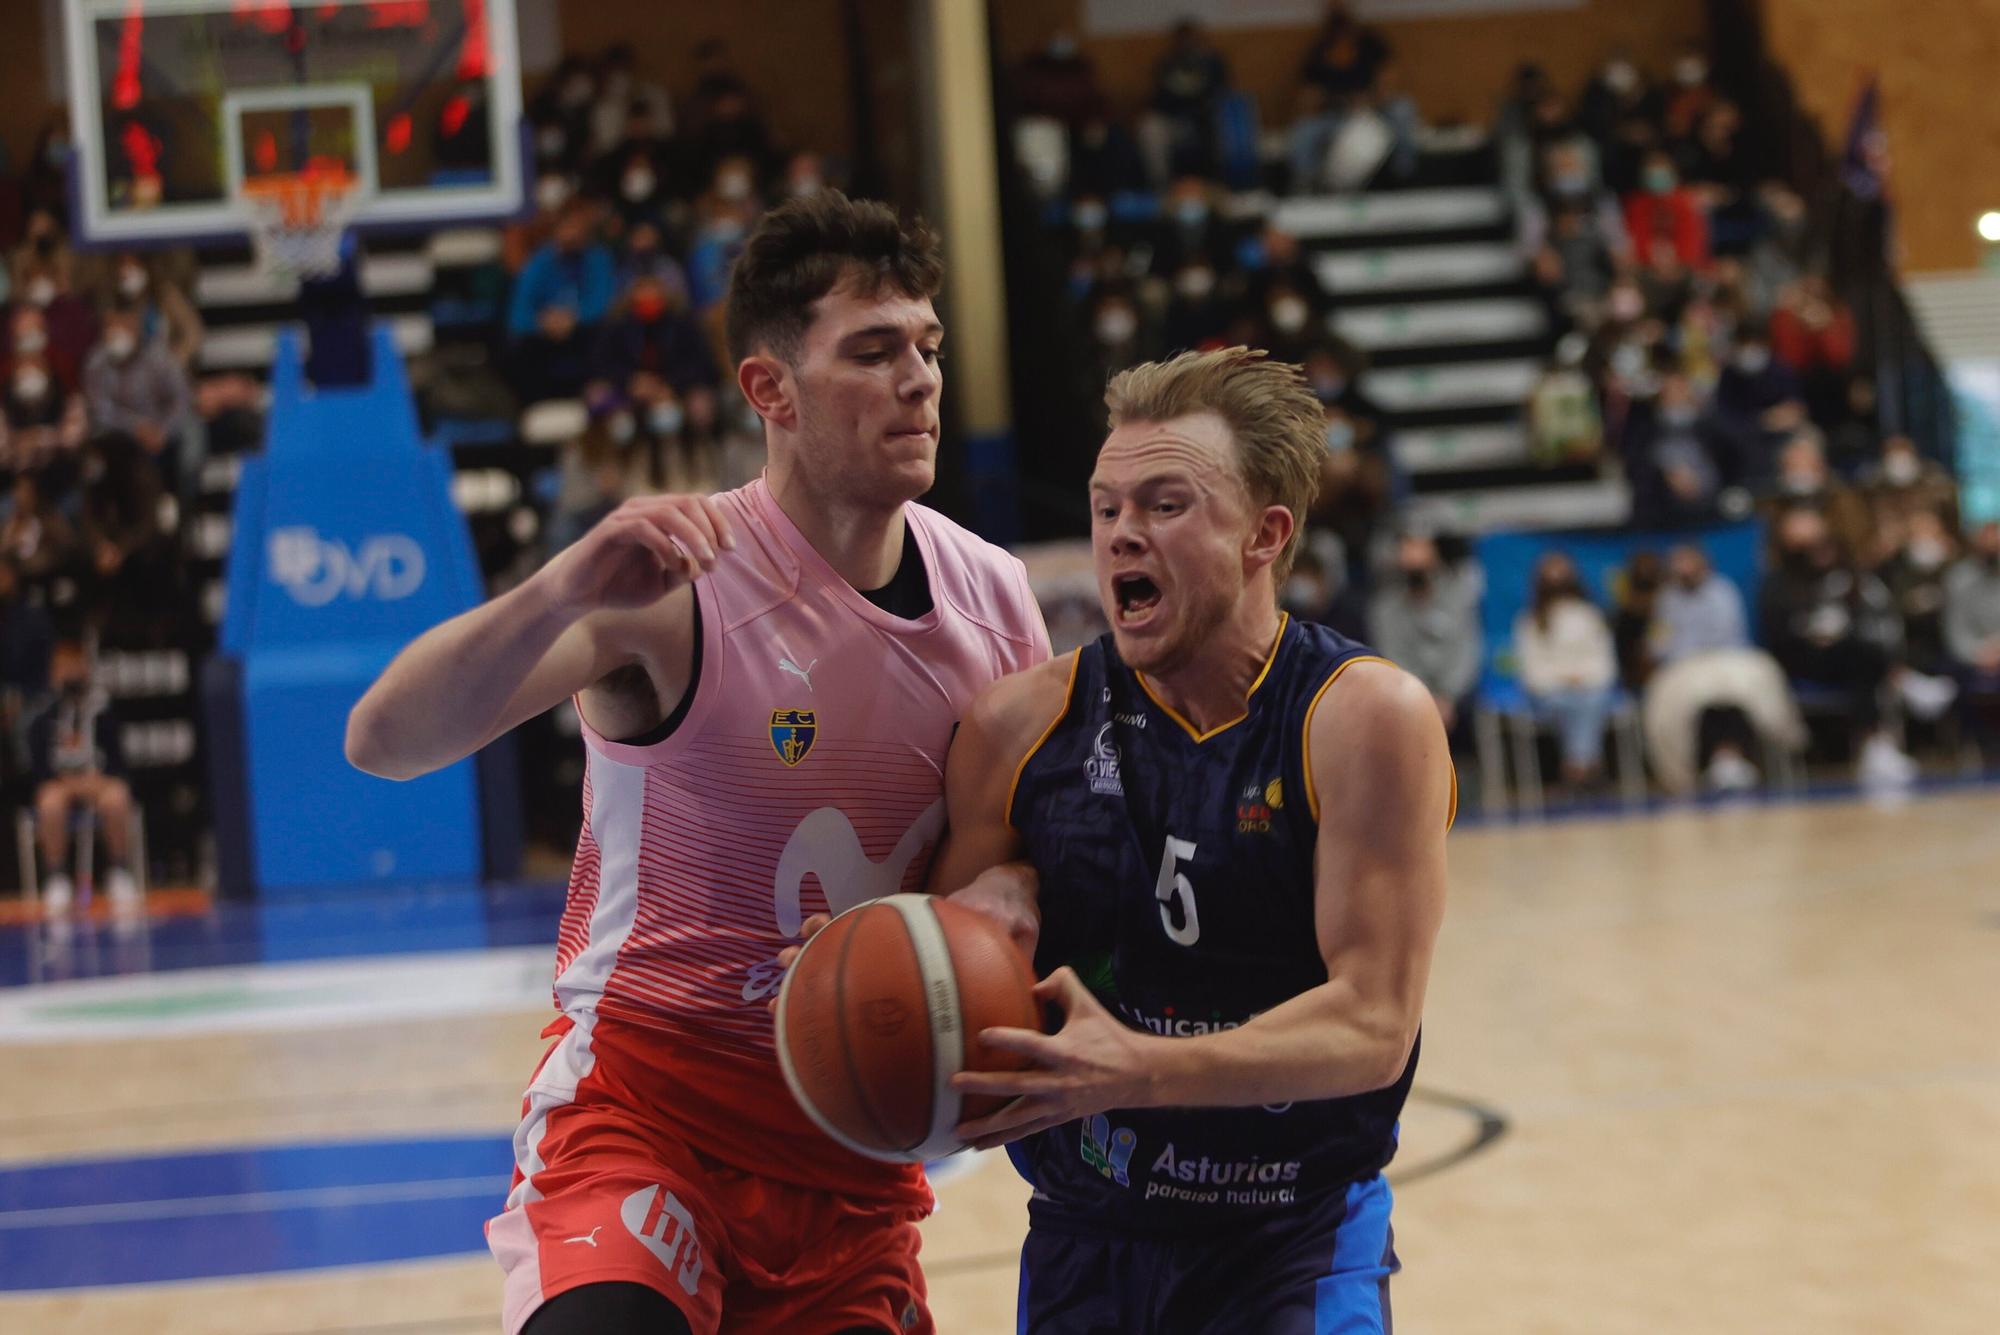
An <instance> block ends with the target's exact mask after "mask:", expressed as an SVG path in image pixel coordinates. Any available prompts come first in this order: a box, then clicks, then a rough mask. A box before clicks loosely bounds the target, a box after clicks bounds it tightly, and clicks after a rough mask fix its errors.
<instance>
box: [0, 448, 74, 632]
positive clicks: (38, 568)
mask: <svg viewBox="0 0 2000 1335" xmlns="http://www.w3.org/2000/svg"><path fill="white" fill-rule="evenodd" d="M82 552H83V548H82V544H81V541H80V539H79V538H78V537H77V532H76V528H75V526H74V525H73V524H71V523H70V521H69V518H68V516H66V515H65V514H64V513H63V511H62V508H61V507H60V506H58V505H57V504H56V503H55V500H54V498H53V497H52V496H50V495H49V493H48V491H47V490H46V489H45V487H44V485H43V477H42V475H41V474H39V473H35V472H32V471H28V470H23V471H21V472H19V473H16V474H15V476H14V487H13V491H12V493H11V494H10V495H9V497H8V505H7V509H6V516H5V518H4V520H0V559H5V560H7V561H9V562H11V563H12V565H13V567H14V569H15V571H16V573H17V574H18V575H19V577H20V581H21V585H22V589H23V591H24V592H25V593H26V595H27V596H28V597H29V598H30V599H31V600H32V601H34V602H36V603H38V604H40V605H42V606H45V607H49V608H52V609H55V610H60V608H59V607H58V605H57V598H56V594H57V593H58V591H59V589H58V586H59V585H60V584H65V583H69V582H71V581H70V576H71V575H73V574H75V573H76V572H77V569H78V567H79V565H80V563H81V557H82Z"/></svg>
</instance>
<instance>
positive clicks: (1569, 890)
mask: <svg viewBox="0 0 2000 1335" xmlns="http://www.w3.org/2000/svg"><path fill="white" fill-rule="evenodd" d="M1452 848H1453V862H1452V902H1451V907H1450V912H1449V914H1448V917H1447V920H1446V926H1445V931H1444V936H1443V939H1442V941H1441V944H1440V947H1439V955H1438V960H1437V964H1436V969H1435V972H1434V975H1433V979H1432V985H1431V995H1430V1003H1429V1010H1428V1021H1427V1026H1426V1033H1425V1050H1424V1061H1423V1066H1422V1069H1421V1070H1420V1072H1419V1076H1418V1083H1419V1091H1420V1097H1419V1098H1418V1100H1417V1101H1415V1102H1413V1104H1412V1106H1411V1109H1410V1112H1409V1114H1408V1116H1407V1118H1406V1121H1405V1127H1404V1130H1405V1135H1404V1149H1403V1155H1402V1157H1401V1158H1400V1159H1399V1160H1398V1163H1397V1166H1396V1168H1395V1169H1394V1170H1393V1172H1392V1178H1393V1179H1397V1180H1399V1186H1398V1193H1397V1194H1398V1200H1397V1205H1396V1232H1397V1240H1398V1246H1399V1250H1400V1251H1401V1253H1402V1256H1403V1260H1404V1263H1405V1270H1404V1273H1403V1275H1402V1276H1401V1277H1400V1278H1399V1279H1398V1281H1397V1282H1396V1284H1395V1286H1394V1288H1393V1290H1392V1298H1393V1302H1394V1306H1395V1312H1396V1317H1397V1324H1398V1327H1399V1328H1400V1329H1401V1330H1403V1331H1406V1332H1431V1331H1451V1332H1458V1331H1474V1332H1482V1333H1483V1332H1522V1333H1523V1335H1526V1333H1528V1332H1534V1333H1536V1335H1541V1333H1542V1332H1551V1333H1554V1332H1576V1333H1577V1335H1585V1333H1588V1335H1602V1333H1605V1332H1628V1331H1629V1332H1635V1333H1636V1332H1646V1333H1648V1335H1652V1333H1654V1332H1681V1331H1686V1332H1702V1333H1703V1335H1716V1333H1718V1332H1758V1333H1759V1335H1763V1333H1764V1332H1778V1331H1812V1332H1823V1333H1827V1335H1832V1333H1834V1332H1855V1333H1856V1335H1860V1333H1861V1332H1867V1333H1868V1335H1880V1333H1882V1332H1924V1333H1925V1335H1947V1333H1949V1332H1963V1333H1964V1335H1975V1332H1976V1333H1978V1335H1986V1333H1987V1332H1991V1331H1994V1330H2000V792H1996V790H1992V789H1986V790H1970V791H1962V792H1958V793H1955V794H1949V795H1943V796H1935V797H1929V798H1924V799H1920V800H1918V801H1915V802H1912V803H1911V804H1909V805H1906V806H1903V807H1900V808H1895V809H1880V808H1875V807H1870V806H1866V805H1862V804H1860V803H1855V802H1835V803H1814V804H1806V805H1794V806H1779V807H1747V808H1736V809H1723V810H1713V811H1683V812H1676V813H1670V814H1665V815H1660V816H1655V817H1650V818H1644V819H1633V820H1617V819H1611V820H1590V821H1584V820H1577V821H1570V822H1559V823H1554V824H1548V825H1542V826H1528V827H1504V826H1498V827H1489V828H1483V829H1468V830H1462V831H1460V832H1459V833H1457V834H1455V835H1454V836H1453V843H1452ZM544 1019H545V1015H544V1014H543V1013H540V1012H529V1011H525V1010H524V1011H520V1012H517V1013H507V1014H500V1015H493V1014H465V1015H459V1016H455V1017H445V1018H433V1019H430V1020H424V1019H422V1018H413V1019H412V1021H410V1022H409V1023H408V1024H405V1025H399V1026H396V1027H394V1028H388V1027H385V1026H382V1025H366V1026H359V1027H346V1028H342V1027H331V1028H327V1027H321V1028H314V1029H310V1030H303V1031H298V1032H290V1033H268V1032H265V1033H255V1032H249V1033H237V1034H223V1035H211V1036H205V1037H179V1038H163V1039H162V1038H155V1039H148V1040H144V1041H132V1040H109V1041H103V1042H95V1043H88V1044H80V1045H67V1046H52V1045H48V1044H43V1045H40V1046H35V1045H21V1044H14V1045H7V1046H0V1071H4V1072H5V1073H6V1075H5V1081H4V1087H5V1090H6V1098H5V1101H4V1105H0V1167H5V1166H7V1165H10V1164H11V1165H18V1164H21V1163H24V1162H28V1161H34V1160H42V1159H50V1158H58V1157H65V1156H74V1155H93V1154H136V1153H141V1152H145V1151H152V1150H165V1149H185V1148H195V1147H202V1146H215V1145H241V1144H245V1143H260V1142H280V1141H288V1140H313V1139H322V1140H323V1139H340V1138H346V1137H361V1136H367V1135H376V1134H409V1135H416V1134H422V1133H426V1132H454V1133H455V1132H482V1133H486V1132H490V1133H495V1134H504V1133H506V1132H507V1131H508V1130H509V1129H510V1128H511V1126H512V1122H513V1116H514V1111H515V1108H516V1107H517V1100H518V1098H519V1091H520V1088H521V1085H522V1083H523V1081H524V1079H525V1078H526V1076H527V1074H528V1072H529V1069H530V1067H531V1066H532V1064H533V1063H534V1061H535V1059H536V1057H537V1055H538V1054H539V1053H540V1051H541V1049H542V1046H543V1044H542V1041H541V1040H540V1039H539V1038H538V1037H537V1030H538V1029H539V1028H540V1027H541V1025H542V1023H543V1021H544ZM1496 1133H1497V1134H1496ZM940 1194H941V1196H942V1199H943V1209H942V1210H941V1212H940V1213H939V1215H938V1216H937V1217H936V1218H935V1219H934V1220H933V1221H932V1223H931V1224H930V1226H929V1234H928V1241H927V1245H926V1249H925V1260H926V1264H927V1268H928V1270H929V1273H930V1276H931V1283H932V1300H933V1307H934V1310H935V1312H936V1315H937V1318H938V1324H939V1329H940V1330H941V1331H944V1332H947V1333H948V1335H987V1333H988V1332H992V1333H993V1335H999V1333H1000V1332H1011V1331H1012V1330H1013V1329H1014V1324H1013V1297H1014V1285H1015V1273H1014V1264H1015V1253H1016V1249H1017V1248H1018V1244H1019V1238H1020V1235H1021V1230H1022V1226H1023V1219H1024V1213H1023V1208H1022V1198H1023V1195H1024V1188H1023V1187H1022V1185H1021V1184H1020V1182H1019V1181H1018V1179H1016V1178H1015V1176H1014V1175H1013V1173H1012V1170H1011V1169H1010V1168H1009V1167H1008V1165H1007V1164H1006V1163H1005V1161H1004V1159H1003V1158H1001V1157H999V1156H990V1157H988V1158H987V1159H985V1160H984V1161H982V1162H979V1163H977V1164H975V1165H973V1166H972V1168H971V1169H970V1170H969V1171H967V1172H966V1173H965V1174H964V1175H963V1176H961V1177H958V1178H956V1179H954V1180H951V1181H948V1182H947V1183H946V1184H945V1185H944V1186H943V1187H942V1188H941V1192H940ZM0 1213H4V1212H0ZM5 1240H6V1234H5V1233H4V1232H0V1246H4V1245H5ZM498 1300H499V1283H498V1274H497V1272H496V1271H495V1270H494V1268H493V1266H492V1264H491V1262H490V1261H489V1260H488V1259H487V1258H486V1257H485V1256H484V1255H483V1254H476V1255H468V1256H464V1257H458V1258H449V1259H444V1260H433V1261H422V1262H408V1263H400V1264H395V1265H388V1266H373V1267H368V1268H365V1269H356V1268H349V1269H341V1270H330V1271H303V1272H297V1273H294V1274H290V1275H283V1276H276V1277H268V1276H267V1277H257V1278H247V1279H231V1280H222V1281H196V1282H182V1283H174V1284H158V1285H138V1286H122V1287H114V1288H103V1289H69V1290H61V1291H45V1292H29V1293H19V1294H12V1295H4V1296H0V1330H4V1331H6V1332H10V1335H14V1333H18V1335H27V1333H28V1332H34V1333H36V1335H42V1333H45V1332H46V1333H47V1335H58V1333H69V1332H75V1333H77V1335H81V1333H83V1332H89V1333H90V1335H104V1333H105V1332H120V1331H135V1332H137V1331H144V1332H160V1333H162V1335H165V1333H167V1332H195V1331H201V1332H260V1333H271V1335H275V1333H277V1332H284V1333H285V1335H301V1333H303V1332H315V1333H319V1332H331V1331H355V1332H371V1333H372V1335H388V1333H389V1332H394V1333H395V1335H407V1333H409V1332H418V1331H480V1330H492V1329H496V1328H497V1319H496V1313H497V1310H498Z"/></svg>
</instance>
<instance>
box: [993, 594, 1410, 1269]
mask: <svg viewBox="0 0 2000 1335" xmlns="http://www.w3.org/2000/svg"><path fill="white" fill-rule="evenodd" d="M1368 657H1371V655H1370V653H1369V651H1368V650H1367V649H1365V648H1363V647H1362V646H1361V645H1358V644H1356V643H1354V642H1353V641H1352V640H1348V639H1346V638H1344V637H1342V636H1340V635H1337V634H1335V633H1334V632H1333V631H1330V630H1327V629H1325V628H1324V627H1321V626H1316V625H1309V624H1304V623H1300V622H1295V621H1291V620H1290V619H1289V618H1287V619H1286V620H1285V621H1284V622H1283V623H1281V625H1280V628H1279V632H1278V640H1277V645H1276V647H1275V648H1274V649H1273V651H1272V654H1271V658H1270V661H1269V662H1267V663H1266V664H1265V666H1264V671H1263V673H1262V675H1261V676H1259V677H1258V679H1257V682H1256V684H1255V685H1254V686H1253V687H1252V688H1251V691H1250V697H1249V701H1248V712H1247V713H1246V714H1245V715H1244V716H1243V717H1242V718H1241V719H1239V720H1238V721H1237V722H1235V723H1231V724H1226V725H1224V726H1223V727H1220V728H1217V729H1214V730H1213V731H1211V732H1209V733H1206V734H1202V735H1197V734H1196V731H1195V729H1194V728H1193V727H1192V726H1191V725H1190V724H1188V723H1187V722H1186V721H1185V720H1184V719H1182V718H1181V717H1180V716H1179V715H1177V714H1175V713H1174V712H1173V711H1172V710H1170V709H1168V708H1167V707H1166V706H1164V705H1162V704H1161V703H1160V702H1159V700H1158V699H1157V698H1155V697H1154V695H1153V694H1152V691H1151V690H1150V688H1149V686H1148V684H1147V682H1146V681H1145V679H1144V678H1143V677H1141V676H1140V675H1139V674H1138V673H1136V672H1134V671H1132V669H1130V668H1128V667H1126V666H1125V664H1124V663H1123V662H1122V661H1121V660H1120V659H1119V657H1118V652H1117V649H1116V648H1115V647H1114V646H1113V642H1112V638H1111V636H1109V635H1106V636H1104V637H1103V638H1101V639H1099V640H1098V641H1097V642H1096V643H1094V644H1089V645H1085V646H1084V647H1083V648H1082V649H1080V650H1079V651H1078V652H1077V659H1076V662H1075V664H1074V668H1073V673H1072V676H1071V680H1070V689H1069V700H1068V704H1067V706H1066V708H1065V710H1064V712H1063V714H1062V716H1061V717H1060V718H1059V719H1058V720H1057V722H1056V723H1055V725H1054V726H1053V727H1052V729H1051V730H1050V732H1049V734H1048V735H1047V736H1046V737H1045V738H1044V739H1043V740H1042V742H1041V744H1040V745H1039V746H1038V747H1037V748H1036V749H1035V750H1034V751H1033V752H1032V753H1030V755H1029V756H1028V758H1027V759H1026V760H1025V761H1024V762H1023V763H1022V767H1021V772H1020V775H1019V777H1018V778H1017V780H1016V784H1015V789H1014V793H1013V795H1012V797H1011V799H1010V800H1009V803H1008V812H1007V815H1008V819H1009V820H1010V821H1011V822H1012V824H1013V826H1014V828H1015V829H1017V830H1018V831H1020V834H1021V838H1022V842H1023V844H1024V847H1025V851H1026V856H1027V857H1028V859H1029V860H1030V861H1032V862H1033V863H1034V865H1035V869H1036V871H1037V872H1039V873H1040V876H1041V914H1042V927H1041V940H1040V944H1039V946H1038V947H1037V949H1036V953H1035V971H1036V972H1037V973H1038V974H1041V975H1044V976H1045V975H1047V974H1049V973H1050V972H1052V971H1054V970H1055V969H1057V968H1058V967H1060V966H1062V965H1065V964H1067V965H1071V966H1073V967H1074V968H1075V969H1076V971H1077V973H1078V974H1079V975H1080V976H1081V977H1082V979H1083V982H1084V984H1085V985H1086V986H1087V987H1089V988H1090V990H1091V991H1092V992H1093V993H1094V994H1095V995H1096V996H1097V998H1098V999H1099V1000H1100V1001H1102V1002H1103V1003H1104V1005H1105V1007H1106V1008H1107V1009H1109V1010H1110V1011H1111V1012H1112V1013H1113V1014H1115V1015H1118V1016H1120V1017H1121V1018H1122V1019H1123V1020H1124V1021H1125V1023H1127V1024H1129V1025H1131V1026H1132V1027H1134V1028H1136V1029H1144V1030H1147V1031H1149V1032H1152V1033H1155V1034H1162V1035H1167V1036H1169V1037H1179V1036H1186V1035H1198V1034H1206V1033H1211V1032H1214V1031H1217V1030H1223V1029H1233V1028H1235V1027H1236V1026H1238V1025H1240V1024H1242V1023H1243V1022H1244V1021H1246V1020H1249V1019H1250V1018H1252V1017H1253V1016H1255V1015H1258V1014H1260V1013H1261V1012H1263V1011H1267V1010H1270V1009H1271V1008H1272V1007H1274V1006H1277V1005H1279V1004H1280V1003H1282V1002H1284V1001H1287V1000H1289V999H1291V998H1292V997H1295V996H1298V995H1299V994H1300V993H1302V992H1305V991H1308V990H1310V989H1311V988H1314V987H1317V986H1319V985H1320V984H1322V983H1324V982H1325V981H1326V964H1325V961H1324V960H1323V958H1322V957H1321V954H1320V950H1319V942H1318V937H1317V933H1316V930H1315V926H1314V921H1313V881H1314V877H1313V851H1314V842H1315V839H1316V838H1317V835H1318V830H1319V819H1318V810H1317V807H1318V794H1316V793H1315V792H1314V791H1313V788H1312V781H1311V779H1310V777H1309V775H1308V774H1307V769H1306V766H1307V754H1306V737H1305V734H1306V728H1307V726H1308V722H1309V718H1310V715H1311V711H1312V709H1313V707H1314V705H1315V704H1316V703H1317V702H1318V700H1319V697H1320V695H1321V693H1322V692H1323V691H1324V690H1325V689H1326V687H1327V686H1328V685H1329V684H1330V683H1331V682H1332V681H1333V679H1334V678H1335V677H1337V676H1338V675H1339V674H1340V673H1341V671H1343V670H1344V669H1345V668H1346V666H1347V665H1348V664H1350V663H1352V662H1354V661H1356V660H1357V659H1362V658H1368ZM1416 1065H1417V1056H1416V1051H1415V1049H1414V1048H1412V1051H1411V1053H1410V1060H1409V1062H1408V1064H1407V1065H1406V1066H1405V1067H1404V1069H1403V1073H1402V1075H1401V1076H1400V1077H1399V1078H1398V1079H1397V1080H1396V1082H1395V1083H1394V1084H1392V1085H1390V1086H1388V1087H1387V1088H1385V1089H1380V1090H1376V1091H1373V1092H1371V1093H1367V1094H1361V1095H1357V1096H1354V1097H1352V1098H1342V1099H1327V1100H1318V1101H1313V1102H1301V1103H1292V1104H1286V1105H1277V1106H1272V1107H1263V1108H1259V1107H1251V1108H1196V1109H1182V1108H1172V1109H1168V1108H1145V1109H1129V1110H1119V1111H1114V1112H1110V1113H1106V1114H1102V1115H1100V1116H1096V1117H1091V1118H1088V1119H1085V1120H1084V1121H1082V1122H1072V1123H1070V1124H1068V1125H1066V1126H1060V1127H1056V1128H1054V1129H1052V1130H1049V1131H1044V1132H1041V1133H1039V1134H1037V1135H1035V1136H1032V1137H1029V1138H1027V1139H1026V1140H1023V1141H1020V1142H1017V1143H1016V1144H1015V1145H1014V1146H1013V1147H1012V1148H1013V1153H1014V1159H1015V1163H1016V1164H1017V1165H1018V1166H1019V1167H1020V1168H1021V1170H1022V1172H1023V1173H1024V1174H1026V1175H1027V1177H1028V1179H1029V1181H1030V1182H1032V1183H1033V1184H1034V1186H1035V1188H1036V1192H1035V1197H1034V1200H1033V1201H1032V1203H1031V1204H1030V1207H1029V1208H1030V1213H1031V1217H1032V1218H1033V1220H1034V1222H1035V1223H1036V1224H1037V1225H1039V1226H1054V1227H1063V1226H1069V1227H1071V1228H1077V1229H1097V1228H1106V1227H1108V1228H1112V1229H1117V1230H1121V1231H1128V1230H1136V1231H1143V1232H1151V1233H1161V1234H1169V1233H1181V1232H1184V1231H1197V1230H1206V1229H1209V1228H1212V1227H1213V1226H1214V1225H1215V1224H1216V1223H1217V1222H1227V1221H1230V1220H1244V1221H1248V1220H1252V1219H1257V1218H1263V1217H1268V1216H1269V1215H1271V1214H1272V1213H1274V1212H1289V1211H1291V1210H1294V1209H1297V1208H1299V1207H1301V1206H1303V1205H1307V1204H1311V1203H1316V1202H1319V1201H1321V1200H1323V1199H1324V1198H1325V1197H1327V1196H1328V1195H1338V1194H1340V1193H1342V1192H1344V1191H1345V1190H1346V1188H1347V1186H1348V1185H1349V1184H1350V1183H1352V1182H1355V1181H1358V1180H1360V1179H1363V1178H1366V1177H1369V1176H1370V1175H1372V1174H1374V1173H1376V1172H1378V1171H1380V1169H1381V1168H1382V1166H1383V1165H1384V1164H1386V1163H1387V1162H1388V1161H1389V1158H1390V1156H1391V1155H1392V1154H1394V1153H1395V1148H1396V1118H1397V1115H1398V1114H1399V1113H1400V1111H1401V1110H1402V1106H1403V1100H1404V1097H1405V1096H1406V1095H1407V1094H1408V1093H1409V1089H1410V1079H1411V1077H1412V1075H1413V1074H1414V1073H1415V1071H1416Z"/></svg>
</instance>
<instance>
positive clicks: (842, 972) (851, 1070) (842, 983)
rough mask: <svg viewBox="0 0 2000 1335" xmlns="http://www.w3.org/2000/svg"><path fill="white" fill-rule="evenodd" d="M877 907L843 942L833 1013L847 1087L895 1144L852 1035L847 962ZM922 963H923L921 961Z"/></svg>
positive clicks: (863, 910)
mask: <svg viewBox="0 0 2000 1335" xmlns="http://www.w3.org/2000/svg"><path fill="white" fill-rule="evenodd" d="M877 902H880V901H877ZM874 907H875V905H874V904H863V905H861V906H860V909H859V911H858V912H857V913H856V914H855V917H854V925H853V926H851V927H850V928H848V931H847V936H846V938H845V939H844V940H842V941H841V943H840V959H839V960H838V961H836V962H835V964H834V971H833V1013H834V1015H836V1016H837V1017H838V1018H839V1023H838V1024H837V1025H836V1026H835V1027H834V1032H835V1033H837V1034H838V1035H839V1036H840V1060H841V1064H842V1065H844V1066H845V1067H846V1068H847V1087H848V1088H849V1089H851V1090H853V1091H854V1095H855V1097H854V1104H855V1107H857V1108H859V1109H860V1110H861V1114H862V1116H864V1117H866V1118H867V1119H868V1125H869V1126H870V1127H872V1128H873V1129H874V1132H875V1140H876V1143H877V1144H880V1145H891V1144H894V1143H895V1137H893V1136H891V1135H890V1134H889V1128H888V1127H887V1126H885V1125H884V1124H883V1122H882V1117H881V1114H880V1113H878V1112H877V1111H876V1109H875V1101H874V1099H873V1097H872V1091H871V1090H870V1089H869V1087H868V1083H867V1081H865V1080H863V1079H862V1077H861V1066H860V1064H859V1063H858V1062H856V1061H855V1060H854V1043H853V1040H852V1039H851V1038H850V1037H849V1028H850V1026H852V1024H853V1023H854V1013H853V1011H852V1010H851V1009H850V1008H849V1006H848V1004H847V965H848V960H849V957H850V956H852V955H853V953H854V942H855V938H857V937H859V936H860V935H861V924H862V922H863V920H864V919H865V918H866V916H867V913H868V910H870V909H872V908H874ZM919 965H920V966H921V960H920V961H919ZM868 1153H871V1154H875V1155H876V1156H877V1157H879V1155H880V1151H875V1150H871V1151H868Z"/></svg>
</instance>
